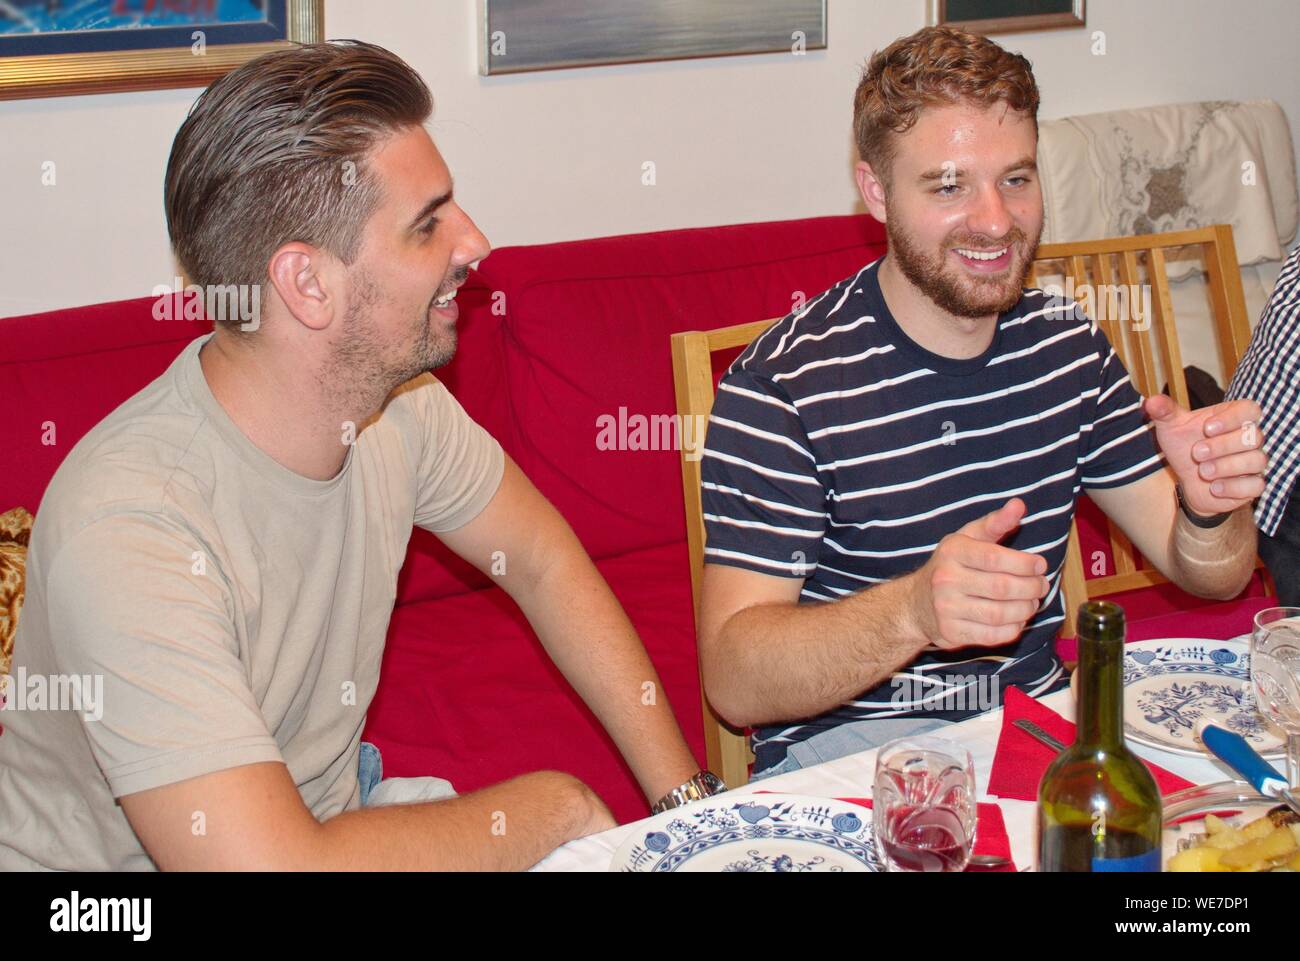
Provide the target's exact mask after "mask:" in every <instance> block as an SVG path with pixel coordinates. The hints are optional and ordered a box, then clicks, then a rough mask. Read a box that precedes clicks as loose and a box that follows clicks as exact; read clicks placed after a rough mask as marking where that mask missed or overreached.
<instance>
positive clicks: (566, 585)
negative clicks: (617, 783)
mask: <svg viewBox="0 0 1300 961" xmlns="http://www.w3.org/2000/svg"><path fill="white" fill-rule="evenodd" d="M515 599H516V601H518V603H519V606H520V607H521V608H522V609H523V612H524V614H525V615H526V616H527V618H528V621H529V623H530V624H532V626H533V629H534V630H535V631H536V632H537V636H538V637H539V638H540V639H541V642H542V644H543V646H544V647H545V648H546V651H547V653H548V654H549V655H550V657H551V660H552V661H554V662H555V665H556V666H557V667H558V668H559V669H560V671H561V672H563V674H564V676H565V677H566V678H567V679H568V681H569V683H570V684H572V685H573V687H574V690H576V691H577V692H578V695H579V696H580V697H581V698H582V699H583V701H584V702H586V704H587V706H588V707H590V708H591V709H592V711H593V712H594V713H595V715H596V716H597V717H598V718H599V719H600V722H601V724H602V725H603V726H604V728H605V730H606V731H608V732H609V735H610V737H612V738H613V739H614V743H615V744H617V745H618V748H619V751H620V752H621V753H622V755H623V757H624V759H625V760H626V761H627V762H628V765H629V766H630V767H631V768H632V773H633V774H635V775H636V779H637V782H638V783H639V784H640V785H641V789H642V791H644V792H645V796H646V798H647V799H648V800H649V801H650V802H652V803H653V802H654V801H656V800H658V799H659V798H660V797H662V796H663V795H664V794H667V793H668V792H669V791H671V790H672V789H673V788H675V787H677V786H679V785H680V784H682V783H683V782H685V781H686V780H687V779H688V778H689V777H690V776H691V775H692V774H694V773H695V772H696V771H698V770H699V764H698V762H697V761H696V759H695V757H694V756H693V755H692V754H691V751H690V748H688V747H687V746H686V741H685V739H684V738H683V737H682V732H681V729H680V728H679V727H678V726H677V719H676V717H675V716H674V715H673V710H672V706H671V705H670V704H669V702H668V696H667V694H666V693H665V691H664V689H663V684H662V683H661V682H660V680H659V675H658V674H657V673H656V672H655V669H654V665H653V664H651V663H650V658H649V656H648V655H647V654H646V651H645V647H644V646H643V645H642V643H641V639H640V638H639V637H637V634H636V630H635V628H633V626H632V622H631V621H629V620H628V618H627V615H626V614H625V613H624V612H623V608H622V607H621V606H619V603H618V601H617V600H616V599H615V597H614V595H613V593H612V592H611V591H610V589H609V585H607V584H606V583H605V580H604V578H602V577H601V576H600V572H599V571H597V570H596V568H595V565H593V564H592V563H591V560H590V559H589V558H588V557H587V555H586V553H585V552H583V551H582V548H581V547H580V546H579V545H578V542H577V539H576V538H574V539H573V542H572V550H569V551H564V552H561V554H560V557H559V559H557V560H556V561H555V562H554V563H552V564H551V565H550V566H549V567H548V569H547V570H546V572H545V574H544V575H543V576H542V577H541V578H540V579H539V580H538V581H537V582H536V584H534V585H532V586H531V587H530V588H529V589H528V590H526V591H521V592H519V594H518V595H517V596H516V598H515Z"/></svg>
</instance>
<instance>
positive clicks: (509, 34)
mask: <svg viewBox="0 0 1300 961" xmlns="http://www.w3.org/2000/svg"><path fill="white" fill-rule="evenodd" d="M478 12H479V72H480V73H482V74H484V75H485V76H486V75H489V74H501V73H521V72H523V71H528V70H556V69H559V68H562V67H587V66H594V65H597V64H608V63H636V62H639V61H646V60H681V59H687V58H694V57H720V56H728V55H732V54H743V53H786V54H795V55H800V54H803V53H805V52H807V51H808V50H817V49H822V48H824V47H825V46H826V0H600V2H599V3H592V2H591V0H479V11H478Z"/></svg>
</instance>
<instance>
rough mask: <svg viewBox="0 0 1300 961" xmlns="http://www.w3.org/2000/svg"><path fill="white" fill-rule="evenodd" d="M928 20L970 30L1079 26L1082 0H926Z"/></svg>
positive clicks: (1082, 19)
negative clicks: (928, 7) (927, 1)
mask: <svg viewBox="0 0 1300 961" xmlns="http://www.w3.org/2000/svg"><path fill="white" fill-rule="evenodd" d="M930 23H931V24H947V25H949V26H953V27H960V28H961V29H962V30H966V31H969V32H970V33H979V34H990V33H1020V32H1022V31H1026V30H1054V29H1057V28H1059V27H1082V26H1084V25H1085V24H1086V23H1087V17H1086V16H1085V12H1084V0H930Z"/></svg>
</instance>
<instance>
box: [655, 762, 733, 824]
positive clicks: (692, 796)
mask: <svg viewBox="0 0 1300 961" xmlns="http://www.w3.org/2000/svg"><path fill="white" fill-rule="evenodd" d="M726 789H727V785H725V784H723V783H722V778H720V777H718V776H717V775H716V774H714V773H713V772H712V771H700V772H699V773H698V774H694V775H692V776H691V779H690V780H689V781H687V782H686V783H685V784H683V785H681V786H680V787H675V788H673V789H672V790H671V791H669V792H668V793H667V794H665V795H664V796H663V797H661V798H660V799H659V800H658V801H656V802H655V803H654V807H652V808H651V809H650V813H651V814H662V813H663V812H664V811H671V810H672V809H673V808H679V807H681V806H682V805H683V804H690V803H691V802H692V801H701V800H703V799H704V798H706V797H713V795H715V794H721V793H722V792H723V791H725V790H726Z"/></svg>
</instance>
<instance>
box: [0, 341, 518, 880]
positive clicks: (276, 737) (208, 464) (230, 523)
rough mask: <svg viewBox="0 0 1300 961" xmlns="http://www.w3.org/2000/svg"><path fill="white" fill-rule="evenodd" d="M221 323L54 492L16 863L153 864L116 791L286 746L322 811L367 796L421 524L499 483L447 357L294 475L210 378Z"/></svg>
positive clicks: (14, 777) (19, 787)
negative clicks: (366, 752)
mask: <svg viewBox="0 0 1300 961" xmlns="http://www.w3.org/2000/svg"><path fill="white" fill-rule="evenodd" d="M208 336H211V335H208ZM207 339H208V337H207V336H205V337H201V338H199V339H197V340H195V341H194V342H193V343H191V344H189V345H188V346H187V347H186V348H185V350H184V351H183V352H182V353H181V355H180V356H179V357H178V358H177V359H176V360H175V362H174V363H172V365H171V366H170V367H169V368H168V369H167V371H166V373H164V374H163V375H162V376H161V377H159V378H158V379H157V380H155V381H154V382H153V383H152V384H150V385H149V386H148V387H146V388H145V389H144V390H142V391H141V392H140V393H138V394H136V395H135V396H134V397H132V398H131V399H130V400H128V401H127V402H126V403H125V404H123V405H122V406H121V407H119V408H118V409H117V410H115V411H114V412H113V413H112V414H110V415H109V416H108V417H107V418H106V419H105V420H104V421H103V422H101V423H100V424H99V425H98V426H97V427H95V429H94V430H92V431H91V432H90V433H89V434H87V435H86V437H85V438H83V439H82V441H81V442H80V443H79V444H77V445H76V447H74V448H73V450H72V451H71V453H69V455H68V457H67V459H66V460H64V462H63V464H62V466H61V467H60V468H59V470H58V472H57V473H56V474H55V476H54V479H53V480H52V481H51V482H50V486H49V489H48V490H47V491H46V494H45V497H44V499H43V500H42V502H41V506H40V510H39V511H38V512H37V516H36V524H35V527H34V529H33V532H32V539H31V548H30V552H29V555H28V568H27V598H26V602H25V605H24V607H23V612H22V616H21V618H20V619H19V624H18V634H17V639H16V641H15V644H14V666H13V668H12V676H11V678H10V683H9V688H8V693H9V702H10V703H9V705H8V708H7V709H5V710H3V711H0V724H3V726H4V733H3V735H0V869H15V868H17V869H23V868H42V867H44V868H67V869H77V870H122V869H144V870H148V869H151V868H152V867H153V862H152V861H151V860H150V859H149V857H148V855H147V854H146V853H145V851H144V849H143V847H142V846H141V845H140V842H139V841H138V840H137V839H136V837H135V834H134V833H133V832H132V830H131V827H130V825H129V824H128V822H127V820H126V817H125V816H124V815H123V813H122V809H121V807H120V806H119V805H118V804H117V802H116V800H115V798H117V797H120V796H122V795H124V794H132V793H135V792H137V791H144V790H148V789H149V788H154V787H159V786H160V785H164V784H170V783H173V782H176V781H181V780H184V779H186V778H191V777H196V776H198V775H201V774H208V773H211V772H213V771H219V770H223V769H226V768H231V767H236V766H239V765H243V764H251V763H255V762H259V761H283V762H284V763H285V764H286V765H287V766H288V768H289V774H290V776H291V777H293V779H294V783H295V784H297V786H298V790H299V791H300V792H301V794H302V798H303V801H304V802H305V803H306V805H307V807H308V808H310V809H311V812H312V814H314V815H315V816H316V817H317V818H321V819H323V818H328V817H331V816H333V815H336V814H338V813H340V812H342V811H345V810H350V809H353V808H356V807H357V806H358V804H359V791H358V786H357V759H358V752H359V745H360V740H361V729H362V727H363V725H364V724H365V719H366V710H367V708H368V707H369V705H370V701H371V698H372V697H373V696H374V693H375V688H376V686H377V684H378V681H379V664H380V658H381V655H382V654H383V650H384V638H385V635H386V633H387V629H388V621H389V615H390V614H391V612H392V608H393V600H394V597H395V594H396V587H397V574H398V570H399V569H400V568H401V566H402V561H403V558H404V556H405V553H406V546H407V540H408V539H409V537H410V534H411V527H412V524H419V525H420V526H421V527H425V528H428V529H429V530H432V531H450V530H454V529H456V528H458V527H461V526H462V525H464V524H465V523H467V522H468V521H470V520H472V519H473V518H474V517H475V516H476V515H477V514H478V513H479V512H480V511H481V510H482V509H483V508H484V507H485V506H486V505H487V503H488V501H489V500H491V498H492V495H493V494H494V493H495V492H496V490H497V487H498V486H499V484H500V481H501V476H502V471H503V469H504V456H503V454H502V451H501V447H500V445H499V444H497V442H496V441H495V440H494V439H493V438H492V437H491V436H490V435H488V434H487V432H486V431H484V430H483V429H482V428H481V427H479V426H478V425H477V424H476V423H474V422H473V421H472V420H471V419H470V418H469V416H468V415H467V414H466V413H465V412H464V410H463V409H462V408H461V407H460V405H459V404H458V403H457V402H456V400H455V399H454V398H453V397H452V396H451V395H450V394H449V393H448V392H447V390H446V388H445V387H443V386H442V384H440V383H439V382H438V381H437V380H436V379H435V378H434V377H433V376H432V375H430V374H423V375H421V376H420V377H417V378H415V379H413V380H412V381H410V382H409V383H408V384H406V385H404V386H403V387H402V388H401V389H400V390H399V391H398V392H395V394H394V396H393V397H392V398H390V400H389V402H388V404H387V406H386V407H385V409H384V411H383V413H382V414H381V415H380V416H379V417H377V418H375V419H373V420H372V421H371V422H369V423H368V424H367V425H366V426H365V428H364V429H363V430H361V431H360V433H359V434H358V435H357V437H356V440H355V443H353V444H352V445H351V447H350V448H349V450H348V455H347V460H346V462H345V463H344V465H343V469H342V470H341V471H340V472H339V474H338V475H337V476H336V477H334V478H333V479H331V480H328V481H315V480H311V479H309V478H306V477H303V476H301V475H299V474H295V473H293V472H292V471H290V470H288V469H287V468H285V467H283V466H281V465H280V464H278V463H277V462H276V461H275V460H273V459H272V458H271V457H269V456H268V455H267V454H265V453H263V452H262V451H261V450H260V449H259V448H257V447H256V446H254V445H253V444H252V443H251V442H250V441H249V440H248V439H247V438H246V437H245V436H244V434H243V433H242V432H241V431H240V430H239V428H238V427H237V426H235V424H234V422H233V421H231V420H230V418H229V417H228V416H227V415H226V413H225V411H224V410H223V408H222V407H221V406H220V404H218V403H217V401H216V399H215V398H214V397H213V396H212V393H211V391H210V390H209V389H208V385H207V381H206V380H205V379H204V376H203V372H202V369H201V367H200V365H199V349H200V348H201V347H202V345H203V343H204V342H205V341H206V340H207ZM342 441H343V430H342V428H340V442H342ZM72 675H81V676H83V677H84V680H83V681H81V682H80V683H78V682H73V681H71V680H70V677H71V676H72ZM52 676H55V679H54V680H53V681H51V680H50V678H51V677H52ZM100 684H102V694H100V693H99V691H100V688H99V685H100ZM19 687H22V690H21V691H19V690H18V688H19ZM40 688H44V691H45V693H44V696H43V701H44V704H43V705H41V701H42V697H38V694H39V693H40V691H39V689H40ZM76 688H80V695H81V696H80V697H78V696H77V692H76ZM97 695H98V696H97ZM24 702H25V703H24ZM42 706H43V708H44V709H38V708H39V707H42ZM51 708H61V709H51ZM97 715H98V716H97ZM431 773H433V772H431Z"/></svg>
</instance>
